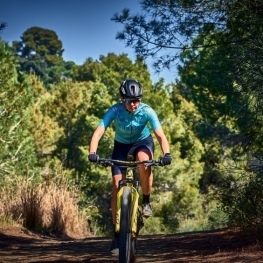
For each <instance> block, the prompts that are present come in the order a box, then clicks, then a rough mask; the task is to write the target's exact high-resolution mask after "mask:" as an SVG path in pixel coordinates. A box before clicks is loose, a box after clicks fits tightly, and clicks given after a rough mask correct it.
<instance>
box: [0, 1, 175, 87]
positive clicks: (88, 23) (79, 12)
mask: <svg viewBox="0 0 263 263" xmlns="http://www.w3.org/2000/svg"><path fill="white" fill-rule="evenodd" d="M124 8H129V9H130V11H131V12H132V13H139V12H140V10H141V7H140V0H0V22H6V23H7V28H6V29H4V30H3V31H2V32H1V33H0V34H1V35H0V38H2V39H3V40H5V41H8V42H9V43H12V41H14V40H20V37H21V35H22V34H23V32H25V31H26V30H27V29H29V28H30V27H33V26H38V27H42V28H46V29H50V30H53V31H55V32H56V34H57V35H58V38H59V39H60V40H61V41H62V44H63V48H64V50H65V51H64V53H63V58H64V60H65V61H74V62H75V63H76V64H79V65H81V64H83V63H84V61H85V60H86V59H87V58H89V57H91V58H92V59H94V60H96V59H99V56H100V55H105V56H106V55H107V54H108V53H110V52H113V53H115V54H122V53H126V54H128V56H129V58H130V59H132V60H134V58H135V53H134V51H133V49H131V48H127V47H125V43H124V42H121V41H119V40H116V39H115V37H116V33H117V32H118V31H120V30H122V25H120V24H117V23H115V22H113V21H111V20H110V19H111V17H112V16H113V14H114V13H116V12H117V13H120V12H121V11H122V10H123V9H124ZM148 68H149V70H150V72H151V75H152V80H153V81H157V80H158V78H160V77H163V78H164V79H165V81H166V82H170V81H173V80H174V77H173V74H172V73H170V72H168V71H165V72H162V73H161V74H160V75H156V74H153V72H154V70H153V68H152V67H151V63H150V62H148Z"/></svg>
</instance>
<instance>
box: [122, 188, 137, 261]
mask: <svg viewBox="0 0 263 263" xmlns="http://www.w3.org/2000/svg"><path fill="white" fill-rule="evenodd" d="M131 195H132V193H131V187H129V186H124V189H123V195H122V202H121V218H120V233H119V263H130V262H133V261H134V260H135V255H134V245H133V244H132V233H131V204H132V201H131V198H132V196H131Z"/></svg>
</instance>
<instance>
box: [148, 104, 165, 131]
mask: <svg viewBox="0 0 263 263" xmlns="http://www.w3.org/2000/svg"><path fill="white" fill-rule="evenodd" d="M147 114H148V120H149V123H150V125H151V127H152V129H153V130H154V131H156V130H158V129H161V128H162V125H161V123H160V121H159V118H158V116H157V114H156V112H155V111H154V110H153V109H152V108H151V107H148V108H147Z"/></svg>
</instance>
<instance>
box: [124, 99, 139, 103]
mask: <svg viewBox="0 0 263 263" xmlns="http://www.w3.org/2000/svg"><path fill="white" fill-rule="evenodd" d="M122 100H123V101H124V102H125V104H132V103H133V104H135V103H139V102H140V101H141V100H140V99H122Z"/></svg>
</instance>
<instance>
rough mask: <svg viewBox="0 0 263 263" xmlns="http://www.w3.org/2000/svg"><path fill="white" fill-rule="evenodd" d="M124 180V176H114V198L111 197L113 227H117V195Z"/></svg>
mask: <svg viewBox="0 0 263 263" xmlns="http://www.w3.org/2000/svg"><path fill="white" fill-rule="evenodd" d="M121 179H122V174H116V175H114V176H112V196H111V215H112V222H113V225H116V207H117V193H118V186H119V181H120V180H121Z"/></svg>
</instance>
